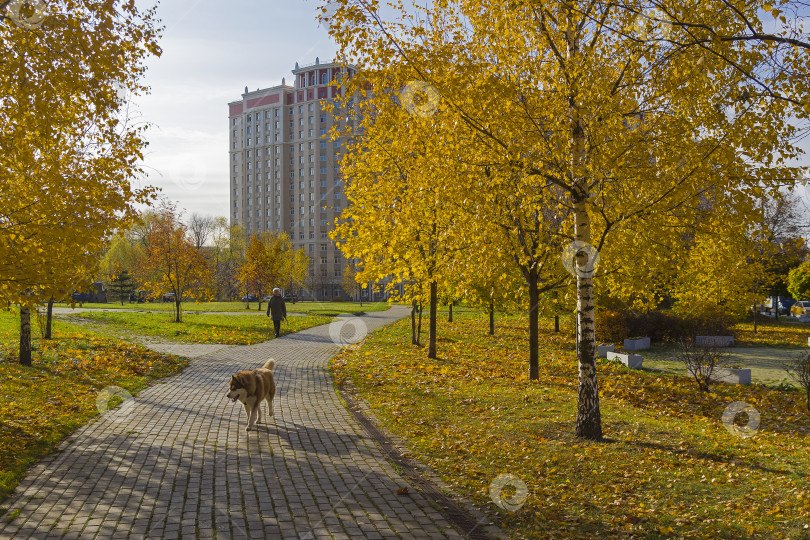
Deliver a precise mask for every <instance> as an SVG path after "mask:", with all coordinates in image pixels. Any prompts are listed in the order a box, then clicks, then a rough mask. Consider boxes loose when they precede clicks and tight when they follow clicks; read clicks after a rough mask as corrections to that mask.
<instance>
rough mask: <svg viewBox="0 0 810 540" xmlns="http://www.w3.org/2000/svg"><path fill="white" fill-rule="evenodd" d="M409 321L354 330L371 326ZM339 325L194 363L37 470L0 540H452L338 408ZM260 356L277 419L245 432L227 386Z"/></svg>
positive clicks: (0, 527) (376, 320)
mask: <svg viewBox="0 0 810 540" xmlns="http://www.w3.org/2000/svg"><path fill="white" fill-rule="evenodd" d="M406 314H407V308H402V307H395V308H393V309H391V310H389V311H387V312H375V313H370V314H368V315H365V316H363V317H362V321H363V323H364V324H365V325H366V326H367V328H368V330H369V331H372V330H375V329H377V328H380V327H382V326H384V325H386V324H388V323H390V322H392V321H394V320H396V319H398V318H400V317H403V316H405V315H406ZM342 330H343V332H342V336H343V337H342V338H341V337H338V334H337V333H336V332H334V327H333V332H332V336H330V331H329V325H324V326H319V327H316V328H311V329H309V330H304V331H301V332H298V333H296V334H291V335H288V336H285V337H283V338H281V339H277V340H273V341H269V342H266V343H261V344H259V345H252V346H242V347H236V346H234V347H226V348H222V349H219V350H215V351H213V352H209V353H208V354H205V355H204V356H198V357H197V358H195V359H193V360H191V365H190V367H189V368H188V369H187V370H186V371H185V372H184V373H183V374H181V375H179V376H176V377H173V378H171V379H169V380H167V382H165V383H163V384H157V385H155V386H153V387H151V388H148V389H146V390H144V391H143V392H141V393H140V395H139V396H138V397H137V398H135V399H134V400H127V401H125V402H124V404H123V405H122V406H121V407H119V408H118V409H115V410H112V411H108V412H107V413H106V414H104V415H102V416H101V417H100V419H99V421H97V422H93V423H92V424H90V425H88V426H86V427H84V428H82V429H80V430H79V431H77V432H76V433H75V434H74V435H73V436H72V437H71V441H69V442H66V443H65V444H63V445H62V446H61V447H60V451H58V452H57V453H55V454H53V455H51V456H49V457H48V458H46V459H44V460H43V461H41V462H40V463H39V464H37V465H36V466H34V467H33V468H32V469H31V470H30V471H29V474H28V476H27V477H26V479H25V480H24V481H23V482H22V483H21V484H20V486H19V487H18V488H17V490H16V491H15V493H14V495H12V497H11V498H10V499H9V500H7V501H6V503H5V506H7V507H8V508H9V510H8V512H7V513H6V515H5V516H3V517H2V518H0V538H51V537H53V538H103V539H110V538H112V539H117V538H122V539H123V538H133V539H134V538H180V537H182V538H217V539H223V538H273V539H275V538H296V539H306V538H312V539H316V538H318V539H319V538H343V539H354V538H420V539H421V538H461V535H460V534H458V533H457V532H456V531H455V530H454V529H452V528H451V526H450V525H449V524H448V523H447V521H446V520H445V519H444V518H443V517H442V515H441V514H440V513H439V512H438V511H436V510H435V509H433V508H432V507H431V506H430V504H429V503H428V502H427V500H426V499H424V498H423V497H422V496H421V495H420V494H419V493H418V492H416V490H414V489H411V490H410V493H409V494H406V495H397V490H398V489H399V488H400V487H403V486H405V485H406V483H405V481H404V480H403V479H402V478H401V477H400V476H399V475H398V474H397V472H395V471H394V470H393V469H392V468H391V467H390V466H389V464H388V463H387V462H386V461H385V459H384V458H383V457H382V454H381V453H380V450H379V448H378V447H377V446H376V445H375V444H374V443H373V442H372V441H371V440H370V439H369V438H368V436H367V435H366V433H365V432H364V431H363V428H362V427H361V426H359V425H358V424H357V423H356V421H355V420H354V419H353V417H352V414H351V413H350V412H349V411H347V410H346V408H345V407H343V405H342V404H341V403H340V402H339V400H338V398H337V396H336V394H335V390H334V386H333V381H332V379H331V377H330V376H329V373H328V370H327V361H328V360H329V358H331V357H332V356H333V355H334V354H335V353H336V352H337V351H338V350H339V347H338V345H336V344H335V343H334V342H335V341H338V342H339V341H340V340H341V339H349V340H350V339H351V337H352V336H353V335H355V331H354V328H352V325H349V324H346V325H345V326H344V327H343V329H342ZM178 352H179V351H178ZM189 352H194V351H192V350H189ZM269 358H274V359H275V360H276V371H275V373H276V380H277V381H278V394H277V397H276V418H275V422H271V423H270V424H269V425H268V424H261V426H262V427H261V428H260V431H258V432H246V431H245V426H246V420H245V415H244V412H243V410H242V406H241V404H238V403H237V404H231V402H230V401H229V400H227V399H226V397H225V393H226V391H227V382H228V380H229V378H230V375H231V374H232V373H234V372H236V371H239V370H241V369H247V368H254V367H259V366H261V364H262V363H264V362H265V360H267V359H269ZM262 410H263V411H265V410H266V409H265V406H264V405H263V406H262ZM263 417H264V414H263ZM15 514H17V515H16V517H15V518H14V519H12V520H11V521H10V522H6V520H7V519H8V517H9V516H14V515H15Z"/></svg>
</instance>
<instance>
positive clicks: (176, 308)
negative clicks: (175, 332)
mask: <svg viewBox="0 0 810 540" xmlns="http://www.w3.org/2000/svg"><path fill="white" fill-rule="evenodd" d="M174 313H175V319H174V322H183V318H182V316H181V311H180V297H179V295H178V296H175V300H174Z"/></svg>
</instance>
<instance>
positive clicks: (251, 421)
mask: <svg viewBox="0 0 810 540" xmlns="http://www.w3.org/2000/svg"><path fill="white" fill-rule="evenodd" d="M256 409H258V407H256V406H254V407H253V408H252V409H251V410H250V416H249V417H248V427H247V428H246V429H245V431H254V430H255V429H256V418H257V417H258V416H259V413H258V411H257V410H256Z"/></svg>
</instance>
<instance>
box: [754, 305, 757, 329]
mask: <svg viewBox="0 0 810 540" xmlns="http://www.w3.org/2000/svg"><path fill="white" fill-rule="evenodd" d="M754 333H755V334H756V333H757V303H756V301H755V302H754Z"/></svg>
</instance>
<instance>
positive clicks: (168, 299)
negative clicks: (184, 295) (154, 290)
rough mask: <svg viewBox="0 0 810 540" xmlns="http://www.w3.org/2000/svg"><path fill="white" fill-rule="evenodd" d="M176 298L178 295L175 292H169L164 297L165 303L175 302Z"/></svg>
mask: <svg viewBox="0 0 810 540" xmlns="http://www.w3.org/2000/svg"><path fill="white" fill-rule="evenodd" d="M175 296H176V295H175V294H174V293H173V292H167V293H166V294H164V295H163V301H164V302H174V299H175Z"/></svg>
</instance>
